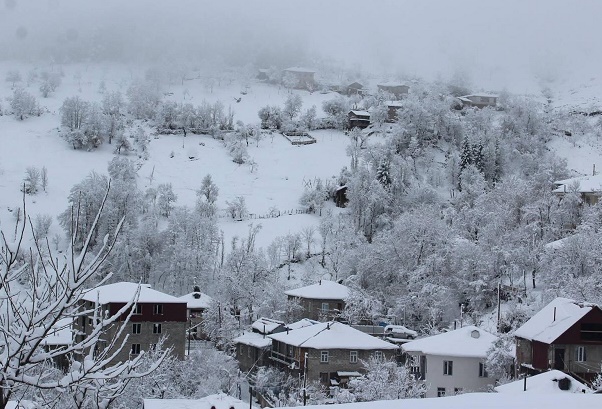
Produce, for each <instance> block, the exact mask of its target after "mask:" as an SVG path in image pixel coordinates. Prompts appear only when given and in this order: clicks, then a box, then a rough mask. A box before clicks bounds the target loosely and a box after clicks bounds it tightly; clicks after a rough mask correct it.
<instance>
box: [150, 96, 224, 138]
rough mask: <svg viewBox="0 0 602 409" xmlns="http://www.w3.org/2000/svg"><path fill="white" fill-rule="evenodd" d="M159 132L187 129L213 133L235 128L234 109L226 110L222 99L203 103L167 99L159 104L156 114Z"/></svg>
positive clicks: (193, 131) (195, 131)
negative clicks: (194, 103) (211, 102)
mask: <svg viewBox="0 0 602 409" xmlns="http://www.w3.org/2000/svg"><path fill="white" fill-rule="evenodd" d="M155 120H156V123H157V129H158V132H159V133H165V132H169V131H173V130H176V129H185V130H187V131H189V132H192V133H212V134H214V133H215V132H216V131H230V130H233V129H234V111H232V107H228V110H227V111H226V110H225V108H224V104H223V103H222V102H221V101H216V102H215V103H213V104H210V103H208V102H206V101H203V102H202V103H201V105H198V106H194V105H192V104H190V103H185V104H184V103H177V102H173V101H165V102H162V103H160V104H159V107H158V109H157V113H156V116H155Z"/></svg>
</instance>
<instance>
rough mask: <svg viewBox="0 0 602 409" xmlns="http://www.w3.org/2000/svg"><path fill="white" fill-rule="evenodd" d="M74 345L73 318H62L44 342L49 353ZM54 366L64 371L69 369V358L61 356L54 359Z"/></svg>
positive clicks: (43, 344) (43, 345)
mask: <svg viewBox="0 0 602 409" xmlns="http://www.w3.org/2000/svg"><path fill="white" fill-rule="evenodd" d="M71 345H73V318H71V317H68V318H61V319H60V320H58V321H57V322H56V323H55V324H54V325H53V326H52V330H51V331H50V333H49V334H48V335H47V336H46V337H45V338H44V339H43V340H42V347H43V348H44V350H45V351H47V352H52V351H55V350H58V349H64V348H68V347H70V346H71ZM53 361H54V364H55V365H56V366H57V367H58V368H60V369H62V370H67V369H68V368H69V364H70V362H69V356H68V355H59V356H58V357H56V358H54V359H53Z"/></svg>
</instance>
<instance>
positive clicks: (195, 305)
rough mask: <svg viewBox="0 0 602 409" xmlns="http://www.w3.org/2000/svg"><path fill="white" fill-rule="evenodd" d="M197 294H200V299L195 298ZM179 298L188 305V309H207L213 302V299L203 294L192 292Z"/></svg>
mask: <svg viewBox="0 0 602 409" xmlns="http://www.w3.org/2000/svg"><path fill="white" fill-rule="evenodd" d="M195 294H198V298H196V297H195ZM178 298H179V299H180V300H181V301H183V302H185V303H186V308H188V309H207V308H209V305H211V302H212V301H213V298H211V297H209V296H208V295H207V294H204V293H201V292H191V293H189V294H186V295H183V296H181V297H178Z"/></svg>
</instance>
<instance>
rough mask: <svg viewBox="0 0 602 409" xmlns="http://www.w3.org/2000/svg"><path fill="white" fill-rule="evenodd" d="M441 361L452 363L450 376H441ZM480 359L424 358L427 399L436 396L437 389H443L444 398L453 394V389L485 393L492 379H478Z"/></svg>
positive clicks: (481, 360) (436, 356)
mask: <svg viewBox="0 0 602 409" xmlns="http://www.w3.org/2000/svg"><path fill="white" fill-rule="evenodd" d="M443 361H453V371H452V375H443ZM483 361H484V360H483V359H481V358H464V357H451V356H438V355H427V356H426V376H425V382H426V383H427V385H428V390H427V393H426V397H427V398H432V397H436V396H437V388H445V392H446V396H451V395H453V394H454V388H462V389H463V391H464V392H478V391H481V392H483V391H486V390H487V386H488V385H489V384H493V383H494V382H495V380H494V379H493V378H481V377H479V362H483Z"/></svg>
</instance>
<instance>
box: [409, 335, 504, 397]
mask: <svg viewBox="0 0 602 409" xmlns="http://www.w3.org/2000/svg"><path fill="white" fill-rule="evenodd" d="M495 340H497V337H496V336H495V335H492V334H490V333H489V332H487V331H484V330H482V329H480V328H477V327H475V326H473V325H470V326H466V327H463V328H459V329H456V330H454V331H449V332H444V333H442V334H438V335H433V336H431V337H426V338H422V339H417V340H415V341H411V342H408V343H405V344H403V345H401V349H402V351H403V352H404V354H405V356H406V358H407V359H408V360H409V362H410V366H411V368H412V372H413V373H415V374H416V376H417V377H418V378H419V379H421V380H423V381H424V382H425V383H426V384H427V387H428V389H427V393H426V397H427V398H433V397H437V396H439V397H441V396H448V395H456V394H459V393H462V392H479V391H481V392H482V391H486V390H487V388H488V387H489V385H492V384H494V383H495V380H494V379H491V378H490V377H489V376H488V374H487V371H486V370H485V358H486V357H487V350H488V349H489V348H490V347H491V345H492V344H493V342H495Z"/></svg>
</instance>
